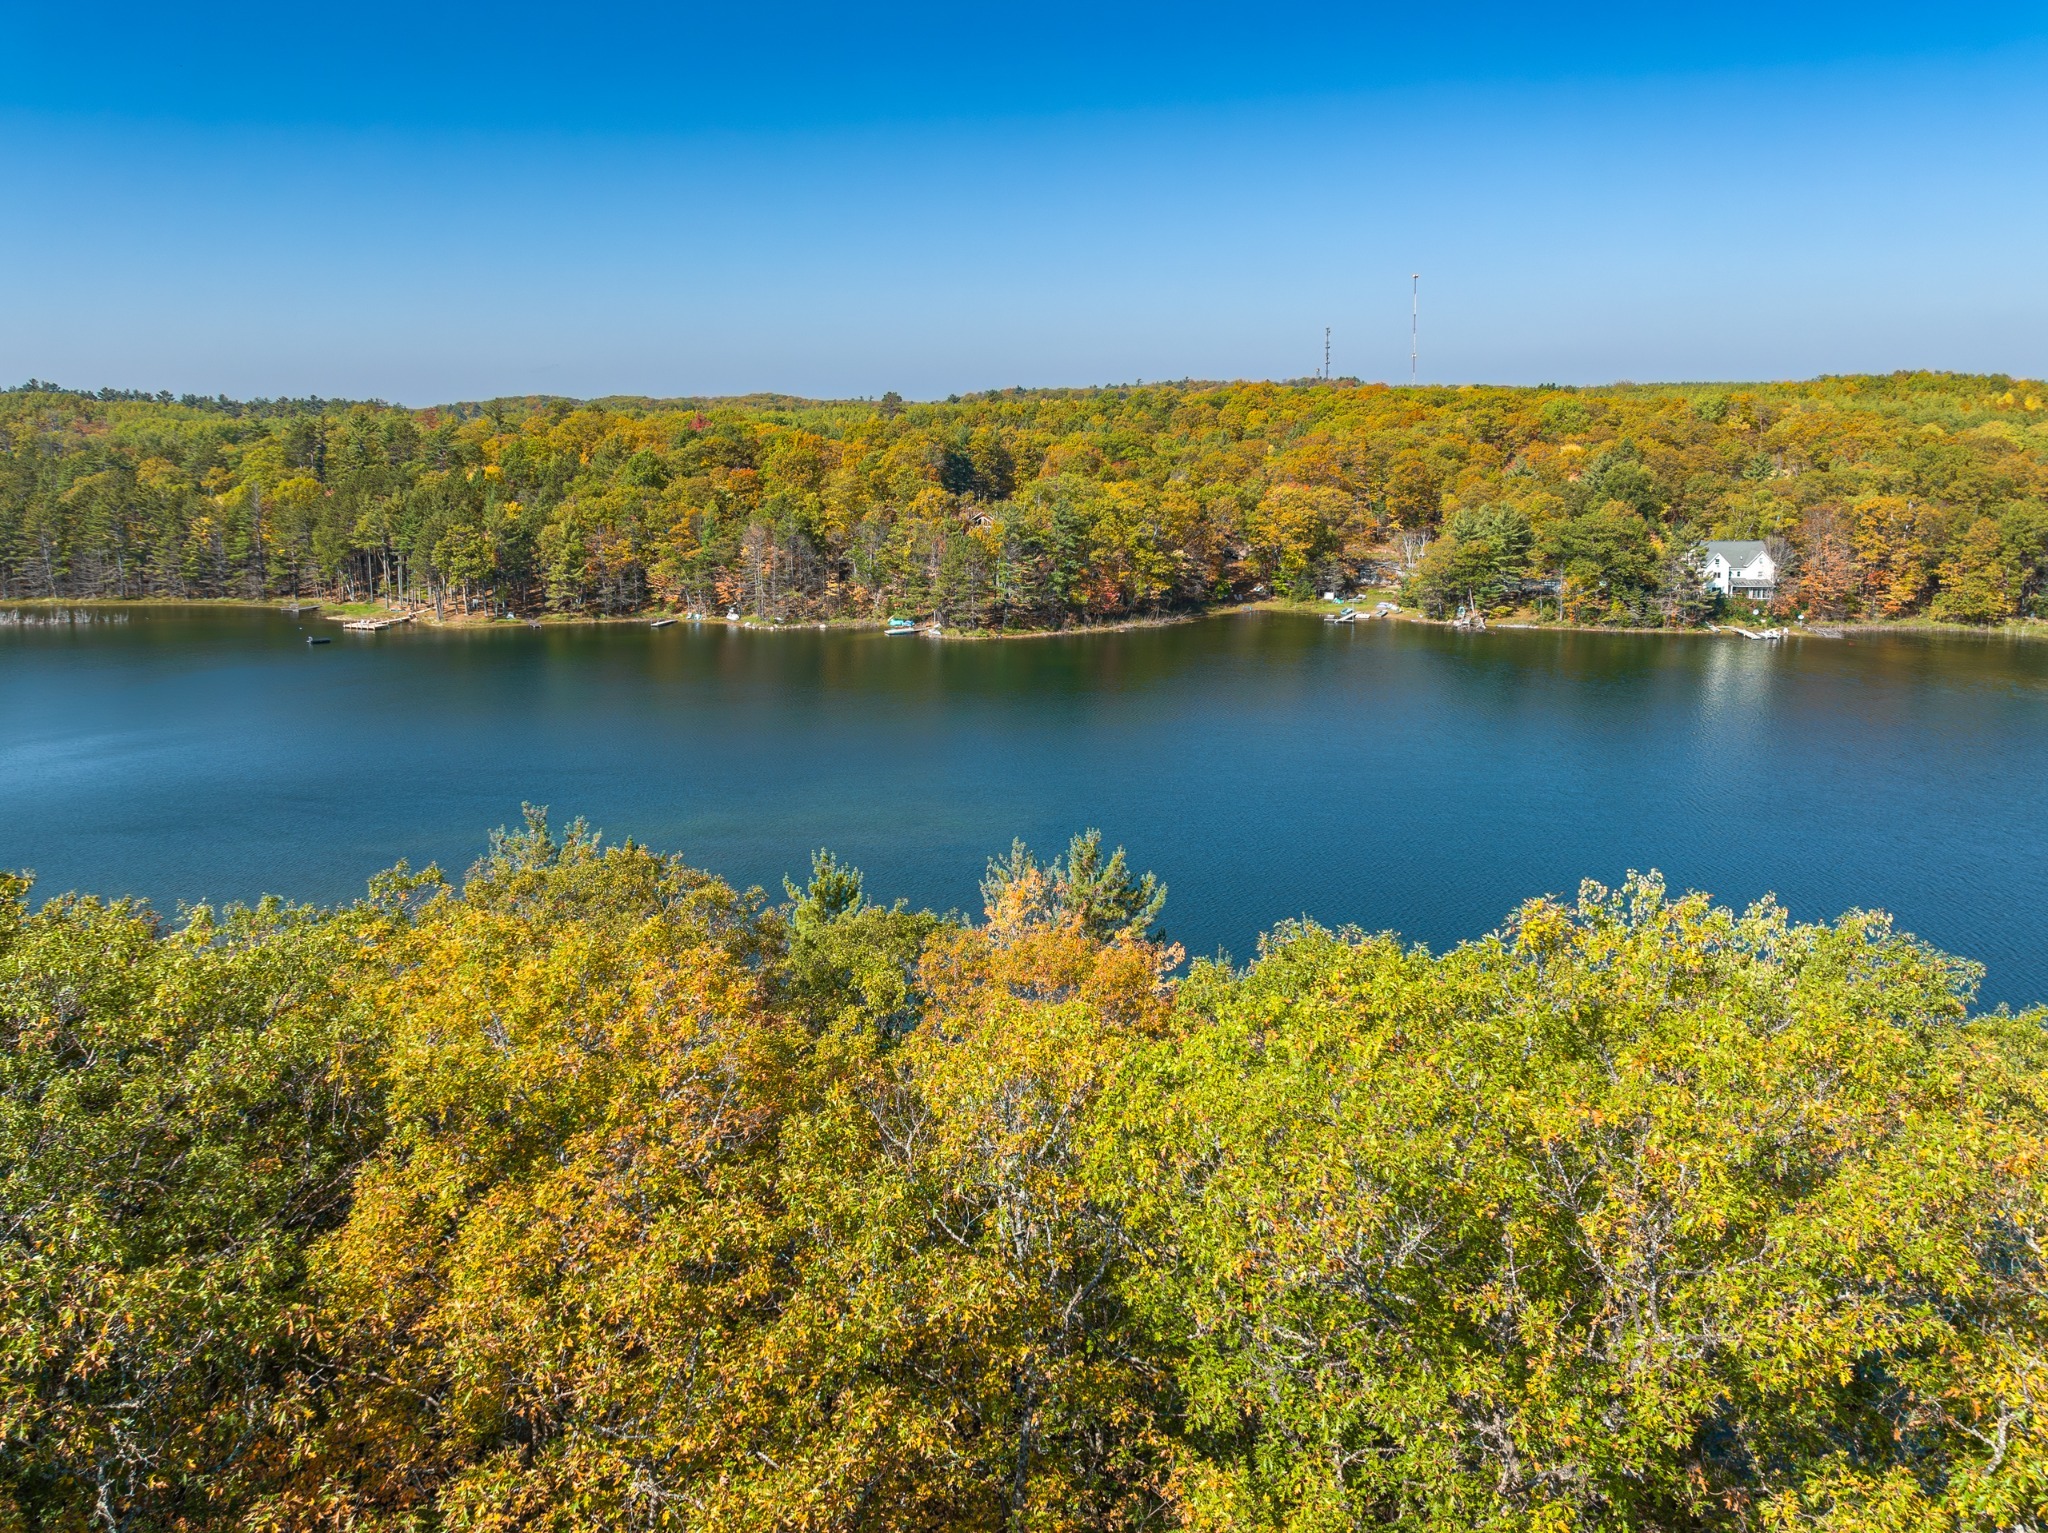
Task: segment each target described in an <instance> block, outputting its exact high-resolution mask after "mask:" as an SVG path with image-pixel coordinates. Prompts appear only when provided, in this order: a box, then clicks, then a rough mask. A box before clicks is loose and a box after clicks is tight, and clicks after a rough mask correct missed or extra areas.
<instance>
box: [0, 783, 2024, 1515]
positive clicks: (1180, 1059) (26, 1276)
mask: <svg viewBox="0 0 2048 1533" xmlns="http://www.w3.org/2000/svg"><path fill="white" fill-rule="evenodd" d="M29 893H30V887H29V884H28V881H27V880H26V879H25V878H20V877H13V878H9V879H7V880H6V881H5V883H4V886H0V1528H6V1529H9V1530H20V1533H28V1530H42V1529H81V1530H83V1529H88V1528H97V1529H107V1530H114V1529H123V1530H158V1529H161V1530H172V1529H176V1530H182V1533H203V1530H209V1529H228V1528H237V1529H295V1530H304V1529H321V1528H331V1529H337V1530H339V1529H351V1530H391V1533H397V1530H401V1529H402V1530H414V1533H421V1530H434V1529H449V1530H453V1529H513V1528H549V1529H555V1530H562V1533H571V1530H579V1529H591V1530H598V1529H603V1530H613V1529H621V1528H676V1529H703V1530H707V1533H708V1530H718V1533H726V1530H732V1529H762V1530H768V1529H777V1530H780V1529H789V1530H797V1529H803V1530H823V1529H874V1530H905V1533H908V1530H930V1529H940V1528H944V1529H988V1530H997V1529H1003V1530H1012V1529H1045V1530H1064V1529H1073V1530H1083V1529H1088V1530H1100V1529H1130V1530H1138V1529H1167V1528H1202V1529H1218V1530H1221V1529H1239V1530H1253V1529H1270V1530H1283V1529H1284V1530H1289V1533H1312V1530H1313V1533H1321V1530H1327V1529H1338V1528H1363V1527H1387V1528H1408V1529H1418V1530H1444V1533H1453V1530H1455V1533H1467V1530H1471V1529H1500V1530H1509V1529H1513V1530H1530V1533H1535V1530H1539V1529H1543V1530H1555V1529H1566V1528H1601V1529H1613V1530H1630V1529H1636V1530H1644V1533H1649V1530H1658V1533H1676V1530H1706V1529H1731V1530H1732V1529H1784V1530H1792V1529H1832V1530H1842V1533H1849V1530H1856V1533H1880V1530H1904V1529H1909V1528H1913V1529H1919V1528H1937V1527H1938V1528H1947V1529H1957V1530H1966V1529H1967V1530H1983V1533H1992V1530H2007V1529H2030V1528H2034V1527H2038V1526H2039V1525H2040V1522H2041V1518H2042V1515H2043V1509H2044V1507H2048V1414H2044V1404H2043V1399H2044V1379H2048V1286H2044V1276H2048V1269H2044V1248H2043V1242H2044V1239H2048V1031H2044V1025H2048V1013H2043V1012H2041V1011H2039V1010H2036V1011H2034V1012H2031V1013H2028V1014H2025V1015H2021V1016H2011V1015H2007V1014H2005V1013H2003V1012H2000V1013H1997V1014H1992V1015H1975V1016H1973V1015H1971V1013H1970V1010H1969V1001H1970V997H1971V993H1972V986H1973V983H1974V973H1973V970H1972V969H1971V966H1969V965H1967V964H1964V963H1961V962H1958V961H1957V960H1954V959H1951V958H1947V957H1944V956H1943V955H1941V954H1940V953H1937V952H1934V951H1932V950H1930V949H1928V948H1927V947H1925V946H1923V945H1922V944H1920V943H1918V942H1916V941H1914V940H1913V939H1911V938H1909V937H1907V936H1905V935H1902V934H1899V933H1897V932H1895V931H1894V930H1893V929H1892V928H1891V926H1890V925H1889V923H1888V922H1887V921H1886V919H1885V918H1883V917H1882V916H1878V915H1872V914H1852V915H1849V916H1845V917H1843V918H1842V919H1841V920H1840V921H1838V922H1836V923H1835V924H1833V925H1819V926H1807V925H1795V924H1792V923H1790V922H1789V921H1788V919H1787V917H1786V916H1785V913H1784V912H1783V911H1782V910H1780V909H1778V908H1777V907H1775V906H1772V905H1769V904H1764V905H1759V906H1757V907H1754V908H1752V909H1750V910H1748V911H1746V912H1741V913H1736V912H1732V911H1729V910H1725V909H1719V908H1716V907H1714V906H1713V905H1712V904H1711V903H1710V902H1709V901H1708V900H1707V899H1705V898H1704V897H1701V896H1694V895H1688V896H1684V897H1675V896H1672V895H1670V894H1669V893H1667V891H1666V890H1665V889H1664V888H1663V887H1662V886H1661V885H1660V884H1659V883H1658V882H1657V881H1656V880H1655V879H1654V878H1639V879H1635V880H1633V881H1631V882H1630V883H1629V884H1628V885H1627V886H1626V887H1625V888H1622V889H1620V890H1606V889H1601V888H1598V887H1594V886H1588V887H1587V888H1586V889H1585V890H1583V891H1582V893H1581V895H1580V897H1579V898H1578V900H1577V901H1576V902H1571V903H1564V902H1557V901H1549V900H1539V901H1535V902H1532V903H1530V904H1528V905H1525V906H1524V907H1523V908H1522V909H1521V910H1520V911H1519V912H1517V913H1516V914H1515V915H1514V917H1513V918H1512V919H1511V920H1510V921H1509V922H1507V923H1506V924H1505V925H1504V926H1503V928H1502V929H1501V931H1500V932H1498V933H1496V934H1495V935H1492V936H1490V937H1488V938H1486V939H1484V940H1482V941H1477V942H1472V943H1467V944H1465V945H1462V946H1460V947H1457V948H1455V949H1453V950H1452V951H1449V952H1447V953H1444V954H1442V955H1441V956H1432V955H1430V954H1429V953H1427V952H1425V951H1423V950H1421V949H1417V948H1410V947H1404V946H1402V945H1401V944H1400V943H1399V942H1398V941H1396V940H1394V939H1393V938H1391V937H1388V936H1369V935H1366V934H1364V933H1360V932H1357V931H1340V932H1332V931H1328V930H1324V929H1321V928H1318V927H1316V926H1313V925H1308V924H1290V925H1287V926H1284V927H1282V928H1280V929H1278V930H1276V931H1274V932H1272V933H1271V934H1270V935H1269V936H1268V937H1267V938H1266V939H1265V941H1264V942H1263V943H1262V944H1261V947H1260V950H1259V953H1258V956H1257V958H1256V960H1255V961H1254V962H1252V963H1251V964H1249V965H1248V966H1246V967H1243V968H1232V967H1229V966H1227V965H1225V964H1222V963H1220V962H1207V963H1197V964H1195V965H1194V966H1193V967H1192V969H1190V970H1187V971H1186V972H1185V973H1184V974H1183V973H1182V972H1181V970H1180V966H1179V960H1180V954H1179V953H1178V951H1177V950H1176V949H1174V948H1173V947H1172V946H1171V945H1170V944H1169V943H1167V942H1166V941H1165V939H1164V938H1163V937H1162V936H1161V935H1160V934H1159V931H1158V926H1157V922H1158V919H1159V916H1160V914H1161V906H1162V902H1163V900H1164V896H1165V891H1164V890H1163V889H1161V888H1160V887H1159V886H1158V885H1157V884H1156V882H1155V881H1153V880H1151V879H1150V878H1149V877H1142V878H1141V877H1139V876H1137V875H1135V874H1134V873H1133V871H1132V870H1131V869H1129V868H1128V867H1127V866H1126V864H1125V862H1124V859H1123V856H1122V854H1121V852H1106V851H1105V849H1104V847H1103V844H1102V841H1101V838H1100V837H1099V836H1096V835H1094V834H1092V833H1091V834H1088V835H1084V836H1081V837H1077V838H1076V839H1075V841H1074V842H1073V843H1072V845H1071V846H1070V847H1069V848H1068V849H1067V850H1066V852H1065V853H1064V854H1062V855H1061V856H1058V857H1055V858H1053V859H1051V860H1049V861H1047V860H1043V859H1041V858H1039V857H1037V856H1035V855H1034V854H1033V853H1032V852H1030V851H1029V850H1028V849H1026V848H1024V847H1022V846H1021V845H1020V846H1017V847H1014V848H1013V849H1012V850H1011V852H1010V853H1009V854H1008V855H1007V856H1004V857H1001V858H998V859H996V860H995V861H993V862H992V863H991V864H990V866H989V869H988V873H987V877H986V880H985V882H984V884H983V896H984V909H983V910H982V911H981V912H980V913H979V914H978V915H976V916H975V917H973V918H972V919H969V918H966V917H962V916H959V915H948V916H941V915H936V914H933V913H930V912H919V911H911V910H908V909H906V908H905V907H903V906H902V905H900V904H897V905H885V904H881V903H878V902H876V901H874V900H872V899H870V897H869V896H868V893H867V890H866V888H865V885H864V882H863V880H862V878H861V875H860V874H859V873H858V872H857V871H856V870H853V869H851V868H848V867H846V866H844V865H843V864H841V863H839V862H838V861H836V860H835V859H833V858H832V857H830V856H829V855H825V854H820V855H819V856H818V857H817V858H816V859H815V860H814V863H813V866H812V869H811V873H810V877H809V879H808V880H807V882H806V883H805V884H803V885H802V886H801V887H799V886H797V885H796V884H794V883H790V884H787V885H786V886H785V889H784V891H783V898H781V899H779V900H776V901H774V902H772V903H771V902H770V901H769V900H768V899H767V898H766V897H765V896H763V895H762V893H761V892H760V891H758V890H757V891H750V892H742V891H738V890H735V889H732V888H730V887H728V886H726V885H725V884H723V883H721V882H719V881H717V880H716V879H714V878H711V877H709V876H708V875H705V874H703V873H700V872H696V871H693V870H692V869H690V868H688V867H687V866H685V865H684V864H682V863H681V862H679V861H677V860H676V859H674V858H670V857H663V856H658V855H655V854H653V853H651V852H649V851H647V850H646V849H644V848H640V847H637V846H634V845H632V844H630V843H628V844H626V845H605V844H603V843H601V842H600V841H599V840H598V838H596V837H595V836H594V835H592V834H591V833H589V832H588V831H587V830H586V829H585V828H583V827H582V826H581V825H572V826H570V827H568V828H567V830H566V831H563V832H559V833H558V832H556V831H555V830H553V829H551V828H550V826H549V825H548V823H547V821H546V819H545V817H544V816H543V815H541V814H539V813H538V812H532V813H530V814H529V816H528V819H527V822H526V824H525V825H524V826H522V827H520V828H518V829H515V830H513V831H510V832H505V833H500V834H499V835H498V836H496V837H494V838H493V841H492V844H491V848H490V851H489V853H488V855H486V856H485V857H484V858H483V859H482V860H481V861H480V862H479V863H478V864H477V866H476V867H474V868H473V869H471V870H470V872H469V875H468V877H467V879H466V881H465V882H463V883H462V884H461V886H460V887H459V888H458V887H456V886H454V885H451V884H449V883H447V882H446V881H444V880H443V879H442V878H441V876H440V875H439V874H438V873H436V872H434V871H433V870H428V871H426V872H424V873H414V872H411V871H409V870H407V869H406V868H405V867H404V866H403V865H401V866H400V867H399V868H397V869H395V870H393V871H392V872H390V873H387V874H385V875H383V876H381V877H379V878H378V879H376V880H374V881H373V882H372V885H371V887H370V891H369V893H368V896H367V897H366V898H365V899H363V900H362V901H360V902H358V903H356V904H354V905H352V906H348V907H345V908H341V909H336V910H331V911H320V910H314V909H307V908H300V907H294V906H289V905H286V904H282V903H279V902H276V901H270V902H266V903H264V904H262V905H260V906H258V907H256V908H254V909H231V910H226V911H220V912H215V911H210V910H205V909H201V910H195V911H191V912H188V913H187V915H186V916H185V918H184V919H182V920H181V921H180V922H178V923H175V924H172V923H166V922H164V921H163V920H161V919H159V918H158V917H156V916H154V915H153V914H152V913H150V912H149V911H148V910H147V909H145V908H143V907H140V906H138V905H135V904H131V903H127V902H116V903H111V904H108V903H102V902H100V901H97V900H93V899H89V898H81V897H76V896H66V897H64V898H61V899H56V900H52V901H50V902H48V903H46V904H44V905H43V906H42V907H41V908H40V909H34V908H32V906H31V904H30V900H29ZM1176 976H1179V977H1176Z"/></svg>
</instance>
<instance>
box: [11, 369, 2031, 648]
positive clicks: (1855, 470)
mask: <svg viewBox="0 0 2048 1533" xmlns="http://www.w3.org/2000/svg"><path fill="white" fill-rule="evenodd" d="M2042 395H2043V389H2042V387H2041V386H2040V385H2038V384H2029V383H2025V382H2016V381H2015V380H2012V379H2009V378H2004V377H1970V376H1959V375H1949V374H1897V375H1893V376H1890V377H1847V378H1823V379H1818V380H1815V381H1813V382H1809V383H1798V384H1765V385H1755V386H1743V387H1708V386H1693V385H1688V386H1669V387H1661V386H1636V385H1617V386H1615V387H1612V388H1600V389H1562V388H1535V389H1509V388H1482V387H1468V388H1420V389H1393V388H1387V387H1384V386H1379V385H1370V386H1366V385H1358V384H1355V383H1352V382H1349V381H1345V380H1338V381H1336V382H1317V383H1296V384H1273V383H1231V384H1203V383H1180V384H1172V383H1167V384H1147V385H1141V386H1133V387H1123V388H1107V389H1086V390H1023V389H1009V390H1000V391H995V392H990V393H985V394H977V395H971V396H968V397H966V398H961V399H952V400H947V401H944V402H934V403H929V404H911V405H904V404H903V403H902V402H901V401H900V400H897V399H895V398H894V397H893V396H890V397H888V398H885V399H884V400H883V401H882V402H881V403H879V404H876V403H870V402H865V401H839V402H819V401H809V400H799V399H784V398H771V397H758V398H749V399H739V400H701V401H698V400H691V401H674V400H666V401H664V400H647V399H609V400H600V401H594V402H578V401H572V400H562V399H508V400H495V401H490V402H488V403H484V404H470V405H459V406H450V407H444V408H440V409H432V410H405V409H399V408H395V407H391V406H386V405H381V404H374V403H372V404H343V403H335V402H329V401H321V400H302V401H289V400H286V401H257V402H255V403H253V404H243V403H237V402H234V401H228V400H224V399H218V400H203V399H189V398H188V399H185V400H182V401H179V400H172V399H171V398H169V396H157V397H149V396H140V395H116V394H115V393H113V392H112V391H102V392H101V394H99V395H87V394H79V393H73V392H67V391H64V390H60V389H57V388H55V387H53V386H48V385H43V384H37V383H31V384H30V385H28V386H25V387H23V388H20V389H14V390H9V391H6V392H5V393H4V394H0V597H59V598H79V597H136V596H167V597H225V596H237V597H245V598H253V597H263V596H323V597H342V598H349V599H357V600H366V599H372V598H377V599H386V600H392V601H409V602H419V603H438V604H441V605H442V606H443V607H444V610H446V609H452V610H455V611H459V612H468V611H474V612H478V613H487V612H502V611H511V612H517V613H521V614H533V613H541V612H555V613H564V614H580V613H590V614H603V613H623V612H631V611H638V610H643V609H646V608H649V607H654V606H660V607H664V608H667V609H670V610H684V611H700V612H718V613H724V612H728V611H736V612H738V613H740V614H741V615H743V616H746V617H748V618H751V619H755V620H759V621H764V622H790V621H808V620H816V619H827V618H849V617H850V618H863V619H874V618H877V617H881V616H884V615H889V614H932V615H936V616H938V617H939V618H941V619H943V621H944V622H945V623H947V624H948V625H951V626H961V627H968V628H981V629H1005V628H1047V627H1060V626H1064V625H1068V624H1076V623H1089V622H1099V621H1104V620H1111V619H1119V618H1130V617H1140V616H1146V615H1151V614H1159V613H1168V612H1187V611H1194V610H1198V609H1201V608H1203V607H1206V606H1209V605H1211V604H1214V603H1218V602H1227V601H1237V600H1244V599H1248V598H1253V597H1259V596H1266V595H1293V596H1308V595H1312V594H1317V593H1321V592H1323V591H1327V590H1339V591H1343V592H1347V593H1348V592H1352V591H1354V590H1356V589H1358V588H1360V587H1361V586H1364V585H1370V584H1374V583H1389V584H1390V583H1392V582H1394V581H1396V580H1400V579H1405V580H1406V581H1407V582H1408V589H1409V592H1410V594H1411V595H1412V596H1413V597H1414V598H1415V599H1416V600H1418V601H1420V602H1421V603H1422V604H1423V605H1424V606H1425V607H1427V608H1428V609H1429V610H1431V611H1442V610H1445V609H1447V608H1449V607H1451V606H1453V605H1464V604H1466V603H1468V602H1474V603H1477V604H1478V605H1480V606H1482V607H1491V606H1499V605H1515V604H1517V603H1524V602H1528V601H1530V600H1531V599H1532V598H1534V599H1536V604H1537V605H1538V606H1540V607H1541V608H1542V609H1543V610H1544V612H1545V613H1546V614H1547V615H1549V616H1552V617H1562V618H1568V619H1571V620H1574V621H1578V622H1582V623H1626V624H1643V623H1687V622H1692V621H1696V620H1697V619H1698V618H1700V617H1701V616H1702V615H1703V609H1702V602H1701V596H1700V588H1699V575H1698V571H1697V569H1696V567H1695V565H1694V562H1693V557H1692V556H1693V551H1694V550H1695V549H1696V548H1697V546H1698V545H1699V543H1700V542H1701V540H1703V539H1708V538H1741V539H1761V540H1766V541H1774V543H1775V545H1776V546H1777V547H1778V549H1779V552H1780V553H1781V555H1782V556H1783V558H1782V563H1783V565H1784V568H1785V570H1786V579H1785V581H1784V583H1783V586H1782V590H1781V595H1782V598H1783V603H1784V605H1786V606H1787V608H1788V609H1793V608H1797V609H1801V610H1808V611H1810V612H1812V613H1815V614H1818V615H1822V616H1830V617H1846V616H1857V615H1861V616H1871V617H1900V616H1907V615H1917V614H1931V615H1933V616H1936V617H1939V618H1943V619H1946V620H1952V621H1963V622H1978V623H1984V622H1998V621H2002V620H2005V619H2007V618H2011V617H2014V616H2020V615H2027V614H2030V613H2035V612H2037V610H2038V608H2039V605H2040V602H2041V597H2042V589H2043V575H2044V561H2048V415H2044V413H2043V409H2042Z"/></svg>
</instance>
